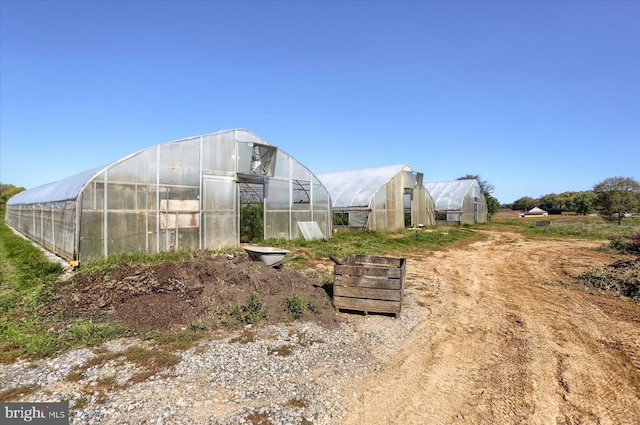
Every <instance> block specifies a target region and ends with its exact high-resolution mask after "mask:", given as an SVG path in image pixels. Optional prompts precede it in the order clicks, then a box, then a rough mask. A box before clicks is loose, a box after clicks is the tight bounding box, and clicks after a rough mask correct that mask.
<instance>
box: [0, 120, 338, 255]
mask: <svg viewBox="0 0 640 425" xmlns="http://www.w3.org/2000/svg"><path fill="white" fill-rule="evenodd" d="M301 222H316V223H317V225H318V228H319V229H320V231H321V232H322V233H323V234H324V235H325V237H328V236H329V235H330V234H331V231H332V222H331V203H330V198H329V193H328V191H327V189H326V188H325V187H324V186H323V185H322V183H321V182H320V180H318V178H317V177H316V176H315V175H314V174H313V173H312V172H311V171H310V170H309V169H308V168H306V167H305V166H304V165H302V164H301V163H300V162H298V161H296V160H295V159H294V158H293V157H291V156H290V155H288V154H287V153H285V152H283V151H282V150H280V149H278V148H277V147H276V146H273V145H271V144H269V143H268V142H266V141H265V140H263V139H261V138H260V137H258V136H257V135H255V134H253V133H252V132H250V131H247V130H243V129H234V130H228V131H221V132H218V133H213V134H208V135H204V136H196V137H190V138H186V139H182V140H177V141H174V142H169V143H164V144H161V145H157V146H153V147H150V148H147V149H144V150H142V151H140V152H137V153H134V154H132V155H130V156H127V157H125V158H122V159H120V160H118V161H115V162H113V163H111V164H108V165H105V166H102V167H98V168H94V169H92V170H88V171H86V172H83V173H80V174H77V175H75V176H72V177H69V178H66V179H64V180H60V181H58V182H54V183H49V184H46V185H43V186H40V187H37V188H34V189H30V190H27V191H24V192H21V193H19V194H17V195H16V196H14V197H12V198H11V199H10V200H9V201H8V202H7V212H6V223H7V224H8V225H10V226H11V227H13V228H15V229H16V230H18V231H19V232H21V233H23V234H24V235H26V236H28V237H29V238H31V239H33V240H34V241H36V242H38V243H39V244H41V245H42V246H44V247H45V248H47V249H48V250H50V251H52V252H54V253H55V254H57V255H59V256H60V257H62V258H65V259H67V260H69V261H86V260H89V259H92V258H99V257H105V256H108V255H112V254H123V253H131V252H145V253H156V252H161V251H171V250H192V249H220V248H225V247H234V246H239V245H240V242H241V239H248V238H254V239H260V238H286V239H294V238H297V237H301V236H302V235H301V231H300V228H299V226H298V223H301ZM301 225H302V224H301Z"/></svg>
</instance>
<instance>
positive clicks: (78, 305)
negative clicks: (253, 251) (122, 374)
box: [47, 251, 339, 334]
mask: <svg viewBox="0 0 640 425" xmlns="http://www.w3.org/2000/svg"><path fill="white" fill-rule="evenodd" d="M325 279H326V278H325ZM325 283H326V282H325V281H323V277H322V274H321V273H318V272H314V271H313V270H311V271H297V270H293V269H290V268H288V267H280V268H271V267H267V266H265V265H264V264H262V263H261V262H256V261H251V260H249V258H248V256H247V255H237V256H233V257H232V258H228V257H227V256H226V255H212V254H211V253H209V252H206V251H199V252H197V253H196V254H195V258H193V259H189V260H185V261H181V262H165V263H160V264H152V265H139V264H137V265H131V264H120V265H118V266H117V267H116V268H114V269H113V270H110V271H108V272H106V273H105V272H92V273H78V274H75V275H73V276H72V277H71V278H70V279H68V280H65V281H61V282H58V283H57V284H56V285H55V286H54V288H53V293H54V294H55V295H54V296H53V297H52V298H54V299H53V300H52V302H50V303H49V305H48V311H47V314H50V315H53V314H60V313H64V314H66V315H67V316H83V317H89V318H92V319H96V320H111V321H116V322H119V323H121V324H123V325H125V326H127V327H128V328H129V329H131V330H133V331H134V332H137V333H140V334H144V333H147V332H150V331H156V330H157V331H164V330H184V329H187V328H189V327H195V328H201V329H218V328H221V327H227V325H226V324H223V323H221V321H220V314H221V312H222V311H223V310H226V311H231V310H232V309H234V308H237V309H240V310H242V309H243V308H244V309H247V308H250V305H249V297H250V296H251V294H255V295H257V299H258V300H259V301H260V302H261V303H262V307H261V310H262V311H264V312H265V319H264V320H262V321H261V323H262V324H269V323H279V322H283V321H288V320H292V318H291V316H290V314H289V313H290V312H291V310H292V309H291V308H289V309H287V308H285V305H284V302H285V300H287V299H292V297H293V296H294V295H296V296H297V297H298V298H297V299H298V300H302V301H304V302H303V304H306V307H307V308H306V310H305V311H304V315H303V317H302V318H301V320H305V321H313V322H317V323H319V324H322V325H324V326H329V327H331V326H334V325H336V324H337V323H338V322H339V318H338V317H337V316H336V315H335V314H334V310H333V307H332V305H331V298H330V294H329V293H328V292H327V290H330V287H327V286H326V285H325ZM239 324H240V325H243V324H246V323H239Z"/></svg>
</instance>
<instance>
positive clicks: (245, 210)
mask: <svg viewBox="0 0 640 425" xmlns="http://www.w3.org/2000/svg"><path fill="white" fill-rule="evenodd" d="M266 183H267V178H265V177H245V176H238V201H239V204H240V205H239V207H240V242H241V243H249V242H260V241H261V240H263V239H264V198H265V190H266Z"/></svg>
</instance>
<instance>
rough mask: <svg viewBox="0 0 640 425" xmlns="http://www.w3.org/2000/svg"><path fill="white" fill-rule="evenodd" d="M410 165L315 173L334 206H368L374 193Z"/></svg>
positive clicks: (408, 169)
mask: <svg viewBox="0 0 640 425" xmlns="http://www.w3.org/2000/svg"><path fill="white" fill-rule="evenodd" d="M403 170H405V171H412V170H413V169H412V168H411V166H410V165H407V164H401V165H386V166H381V167H369V168H357V169H350V170H342V171H329V172H324V173H316V176H317V177H318V179H320V181H321V182H322V184H323V185H324V186H325V187H326V188H327V190H328V191H329V194H330V195H331V200H332V205H333V207H334V208H348V207H368V206H369V205H370V203H371V199H372V198H373V196H374V195H375V193H376V192H377V191H378V190H379V189H380V188H381V187H382V186H384V185H385V184H387V183H388V182H389V181H390V180H391V179H392V178H393V177H394V176H395V175H396V174H398V173H399V172H400V171H403Z"/></svg>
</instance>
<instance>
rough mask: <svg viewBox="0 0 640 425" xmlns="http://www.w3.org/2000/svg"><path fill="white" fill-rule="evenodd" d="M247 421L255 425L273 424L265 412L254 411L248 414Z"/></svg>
mask: <svg viewBox="0 0 640 425" xmlns="http://www.w3.org/2000/svg"><path fill="white" fill-rule="evenodd" d="M247 422H248V423H250V424H253V425H273V422H271V419H269V416H267V415H265V414H264V413H260V412H256V411H253V412H251V413H249V415H247Z"/></svg>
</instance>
